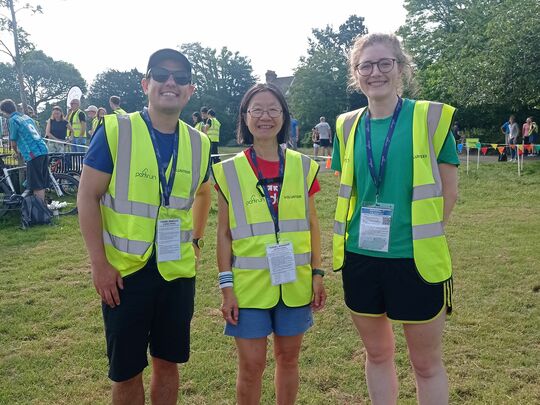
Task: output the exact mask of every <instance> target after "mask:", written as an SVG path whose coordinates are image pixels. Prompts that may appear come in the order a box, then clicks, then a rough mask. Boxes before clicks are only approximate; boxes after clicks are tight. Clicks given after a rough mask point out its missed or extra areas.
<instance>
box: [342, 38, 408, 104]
mask: <svg viewBox="0 0 540 405" xmlns="http://www.w3.org/2000/svg"><path fill="white" fill-rule="evenodd" d="M377 44H382V45H386V46H388V48H390V49H391V50H392V52H393V54H394V57H395V58H396V61H397V63H398V65H399V66H400V67H401V83H400V85H399V87H398V89H397V91H398V94H401V93H402V92H403V88H404V87H407V89H411V90H412V89H414V83H413V75H412V67H411V57H410V56H409V55H408V54H407V53H405V51H404V50H403V48H402V47H401V42H400V41H399V39H398V37H396V36H395V35H394V34H383V33H373V34H368V35H364V36H360V35H359V36H358V37H356V39H355V40H354V43H353V46H352V48H351V50H350V52H349V87H350V88H352V89H354V90H359V91H361V89H360V86H359V81H360V80H359V78H360V75H359V73H358V72H357V70H356V66H357V65H358V61H359V60H360V56H361V55H362V52H364V50H365V49H366V48H367V47H369V46H372V45H377Z"/></svg>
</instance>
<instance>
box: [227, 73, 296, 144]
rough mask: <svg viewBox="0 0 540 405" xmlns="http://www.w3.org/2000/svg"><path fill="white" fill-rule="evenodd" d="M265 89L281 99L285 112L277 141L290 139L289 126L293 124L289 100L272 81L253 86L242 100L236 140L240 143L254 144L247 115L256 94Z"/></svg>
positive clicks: (282, 108)
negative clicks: (247, 122) (246, 118)
mask: <svg viewBox="0 0 540 405" xmlns="http://www.w3.org/2000/svg"><path fill="white" fill-rule="evenodd" d="M264 91H269V92H270V93H272V94H273V95H274V96H276V98H277V99H278V101H279V104H280V105H281V110H282V113H283V125H282V126H281V129H280V130H279V132H278V134H277V141H278V143H285V142H287V140H288V139H289V128H290V125H291V115H290V113H289V106H288V105H287V101H286V100H285V97H284V96H283V93H282V92H281V90H280V89H279V88H278V87H277V86H275V85H274V84H272V83H259V84H256V85H254V86H253V87H251V88H250V89H249V90H248V91H247V92H246V94H244V97H243V98H242V101H241V102H240V111H239V113H238V125H237V128H236V140H237V142H238V143H239V144H244V145H253V134H252V133H251V132H250V130H249V128H248V126H247V124H246V120H245V115H246V114H247V109H248V105H249V103H250V101H251V99H252V98H253V96H255V94H258V93H262V92H264Z"/></svg>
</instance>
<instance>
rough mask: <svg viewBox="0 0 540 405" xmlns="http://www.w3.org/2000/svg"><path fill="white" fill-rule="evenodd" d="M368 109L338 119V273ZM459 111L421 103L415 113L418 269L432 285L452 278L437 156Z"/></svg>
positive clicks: (414, 234)
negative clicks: (358, 141)
mask: <svg viewBox="0 0 540 405" xmlns="http://www.w3.org/2000/svg"><path fill="white" fill-rule="evenodd" d="M364 110H365V108H361V109H359V110H355V111H351V112H349V113H346V114H342V115H340V116H339V117H338V118H337V122H336V136H337V137H338V140H339V148H340V150H339V152H340V159H341V168H342V171H341V183H340V187H339V192H338V201H337V207H336V214H335V221H334V238H333V245H334V249H333V250H334V260H333V268H334V270H335V271H337V270H340V269H341V268H342V267H343V262H344V254H345V244H346V239H347V237H348V233H347V225H348V223H349V221H350V220H351V217H352V214H353V212H354V209H355V205H356V200H357V195H356V184H355V182H354V137H355V133H356V127H357V126H358V123H359V122H360V117H361V116H362V114H363V113H364ZM454 112H455V108H454V107H451V106H449V105H446V104H440V103H434V102H429V101H416V103H415V106H414V113H413V128H412V131H413V134H412V139H413V193H412V205H411V207H412V213H411V217H412V237H413V255H414V262H415V264H416V267H417V269H418V271H419V273H420V275H421V276H422V278H423V279H424V280H425V281H426V282H428V283H441V282H443V281H446V280H448V279H449V278H450V277H451V276H452V263H451V260H450V252H449V251H448V245H447V243H446V238H445V236H444V228H443V208H444V201H443V197H442V184H441V176H440V174H439V167H438V164H437V157H438V156H439V153H440V151H441V148H442V146H443V144H444V141H445V139H446V136H447V134H448V131H449V130H450V125H451V123H452V119H453V116H454Z"/></svg>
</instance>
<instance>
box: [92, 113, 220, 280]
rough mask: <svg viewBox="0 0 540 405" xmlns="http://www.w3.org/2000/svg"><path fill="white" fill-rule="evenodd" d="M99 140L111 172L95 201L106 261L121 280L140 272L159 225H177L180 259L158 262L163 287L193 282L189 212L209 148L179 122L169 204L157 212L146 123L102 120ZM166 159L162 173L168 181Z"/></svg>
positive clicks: (136, 117) (136, 118)
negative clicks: (98, 205)
mask: <svg viewBox="0 0 540 405" xmlns="http://www.w3.org/2000/svg"><path fill="white" fill-rule="evenodd" d="M104 125H105V134H106V137H107V142H108V144H109V148H110V150H111V156H112V159H113V163H114V168H113V172H112V176H111V182H110V184H109V188H108V190H107V192H106V193H105V194H104V195H103V197H102V198H101V216H102V220H103V241H104V244H105V253H106V254H107V260H108V261H109V263H110V264H111V265H112V266H113V267H114V268H116V269H117V270H118V271H119V272H120V274H121V275H122V277H124V276H127V275H128V274H131V273H134V272H136V271H137V270H140V269H141V268H142V267H143V266H144V265H145V264H146V262H147V261H148V259H149V258H150V256H151V255H152V251H153V250H154V244H156V245H157V241H156V240H155V237H156V226H157V221H158V220H159V219H164V218H174V219H176V218H178V219H180V259H179V260H174V261H168V262H159V263H158V264H157V267H158V269H159V272H160V273H161V275H162V276H163V278H164V279H165V280H167V281H170V280H173V279H176V278H180V277H183V278H188V277H193V276H195V254H194V250H193V246H192V240H193V236H192V228H193V219H192V212H191V207H192V205H193V200H194V198H195V192H196V191H197V189H198V188H199V186H200V185H201V183H202V181H203V179H204V176H205V174H206V170H207V168H208V156H209V153H210V142H209V141H208V139H207V138H206V137H205V136H204V135H201V134H200V133H199V132H198V131H196V130H195V129H193V128H191V127H190V126H188V125H187V124H185V123H184V122H182V121H179V122H178V125H179V135H178V136H179V140H178V163H177V167H176V176H175V179H174V183H173V187H172V192H171V197H170V204H169V207H168V208H165V207H163V206H161V204H160V200H161V193H160V182H159V172H158V162H157V159H156V155H155V153H153V151H154V146H153V144H152V140H151V138H150V134H149V132H148V128H147V126H146V123H145V122H144V120H143V118H142V116H141V114H140V113H138V112H135V113H131V114H128V115H115V114H111V115H106V116H105V117H104ZM171 166H172V159H171V161H170V162H169V167H168V168H167V172H166V177H167V178H169V174H170V171H171Z"/></svg>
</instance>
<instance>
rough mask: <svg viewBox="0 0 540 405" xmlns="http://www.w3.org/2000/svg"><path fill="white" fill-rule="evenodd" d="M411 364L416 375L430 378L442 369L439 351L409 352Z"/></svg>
mask: <svg viewBox="0 0 540 405" xmlns="http://www.w3.org/2000/svg"><path fill="white" fill-rule="evenodd" d="M409 356H410V360H411V365H412V367H413V369H414V372H415V374H416V375H418V376H420V377H422V378H431V377H433V376H435V375H437V374H438V373H440V371H441V370H443V369H444V365H443V362H442V358H441V354H440V352H439V353H437V352H428V353H409Z"/></svg>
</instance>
